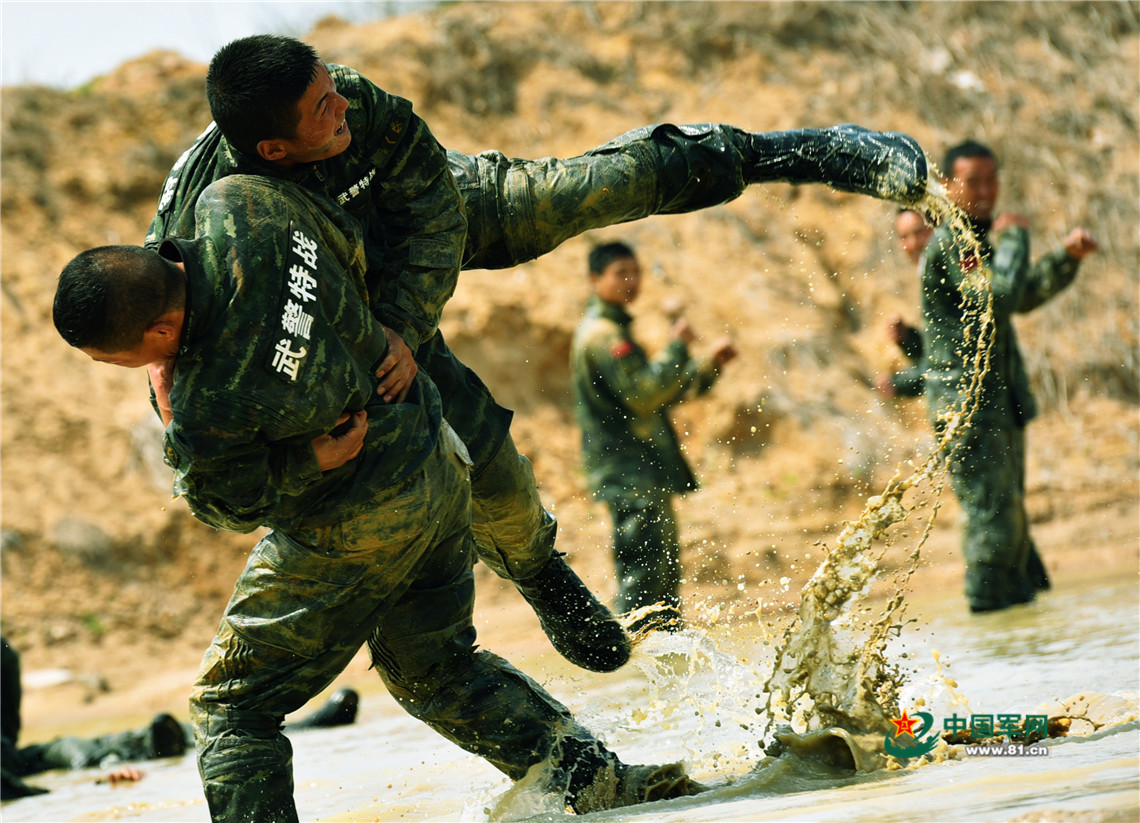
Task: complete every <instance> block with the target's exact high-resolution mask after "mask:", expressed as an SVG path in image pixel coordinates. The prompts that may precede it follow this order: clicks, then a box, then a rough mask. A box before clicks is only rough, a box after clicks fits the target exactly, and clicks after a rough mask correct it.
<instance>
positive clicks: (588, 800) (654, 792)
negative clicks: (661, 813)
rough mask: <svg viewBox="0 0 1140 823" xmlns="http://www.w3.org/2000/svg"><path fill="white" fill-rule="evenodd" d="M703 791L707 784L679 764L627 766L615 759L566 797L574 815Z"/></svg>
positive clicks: (706, 789) (687, 795) (686, 795)
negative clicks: (692, 776)
mask: <svg viewBox="0 0 1140 823" xmlns="http://www.w3.org/2000/svg"><path fill="white" fill-rule="evenodd" d="M705 791H708V787H707V786H703V785H701V784H700V783H698V782H697V781H695V780H693V779H692V778H691V777H689V775H688V774H687V773H686V772H685V767H684V766H682V765H681V764H680V763H669V764H667V765H665V766H627V765H626V764H625V763H622V762H620V761H616V760H615V761H614V762H611V763H609V764H607V765H606V766H605V767H604V768H602V769H599V770H598V771H597V772H596V773H595V774H594V777H593V779H592V780H591V781H590V782H589V783H588V784H587V785H586V786H584V787H582V788H581V789H578V790H577V791H575V792H573V794H572V796H568V797H567V802H568V803H569V804H570V808H572V809H573V810H574V811H575V812H576V813H577V814H589V813H590V812H597V811H602V810H604V809H618V808H622V807H623V806H636V805H637V804H639V803H652V802H653V801H655V800H671V799H673V798H675V797H689V796H691V795H694V794H700V793H701V792H705Z"/></svg>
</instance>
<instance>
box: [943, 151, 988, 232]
mask: <svg viewBox="0 0 1140 823" xmlns="http://www.w3.org/2000/svg"><path fill="white" fill-rule="evenodd" d="M999 188H1000V187H999V185H998V168H997V161H995V160H994V159H993V158H992V157H959V158H958V159H957V160H955V161H954V177H953V179H951V180H950V182H949V184H948V185H947V186H946V192H947V194H949V195H950V199H951V200H953V201H954V203H955V204H956V205H957V206H958V207H959V208H960V209H962V211H964V212H966V214H968V215H969V216H970V217H973V218H975V219H978V220H988V219H989V218H990V217H991V216H992V215H993V213H994V208H995V207H996V206H997V198H998V190H999Z"/></svg>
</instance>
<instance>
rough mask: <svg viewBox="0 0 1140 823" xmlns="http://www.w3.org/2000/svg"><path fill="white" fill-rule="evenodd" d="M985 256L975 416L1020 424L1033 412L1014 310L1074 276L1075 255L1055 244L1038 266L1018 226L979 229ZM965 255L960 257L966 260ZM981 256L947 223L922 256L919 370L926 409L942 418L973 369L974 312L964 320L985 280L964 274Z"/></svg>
mask: <svg viewBox="0 0 1140 823" xmlns="http://www.w3.org/2000/svg"><path fill="white" fill-rule="evenodd" d="M979 238H980V241H981V252H982V258H983V262H984V263H985V265H986V266H987V267H988V268H989V269H990V271H991V273H992V276H991V279H990V283H989V286H990V289H991V290H992V292H993V313H994V334H993V347H992V349H991V352H990V360H989V371H988V372H987V373H986V375H985V377H984V378H983V380H982V386H981V398H980V405H979V406H978V409H977V412H976V413H975V417H974V420H975V421H979V420H986V421H988V422H990V423H991V424H995V425H1010V424H1012V425H1016V426H1024V425H1025V424H1026V423H1028V422H1029V421H1030V420H1032V419H1033V417H1035V416H1036V414H1037V405H1036V403H1035V402H1034V400H1033V394H1032V392H1031V391H1030V388H1029V378H1028V376H1027V375H1026V372H1025V364H1024V362H1023V361H1022V357H1021V351H1020V349H1019V348H1018V345H1017V336H1016V334H1015V333H1014V329H1013V323H1012V315H1013V314H1014V313H1017V312H1028V311H1031V310H1032V309H1035V308H1037V307H1038V306H1040V305H1041V304H1042V303H1044V302H1045V301H1047V300H1049V299H1050V298H1051V297H1053V296H1054V295H1056V294H1057V293H1058V292H1060V291H1061V290H1062V289H1064V288H1065V287H1066V286H1068V285H1069V284H1070V283H1072V282H1073V279H1074V278H1075V277H1076V275H1077V268H1078V266H1079V263H1078V261H1076V260H1074V259H1073V258H1071V257H1069V256H1068V255H1067V254H1065V251H1064V249H1060V248H1059V249H1057V250H1055V251H1053V252H1050V253H1049V254H1047V255H1045V256H1044V257H1043V258H1042V259H1041V260H1039V261H1038V262H1037V263H1036V264H1033V265H1030V262H1029V233H1028V232H1027V231H1026V230H1025V229H1023V228H1019V227H1014V228H1009V229H1006V230H1005V231H1003V232H1001V233H1000V234H999V235H998V236H997V243H996V246H995V245H994V244H992V243H991V242H990V238H989V235H988V233H986V232H980V233H979ZM963 260H964V262H963ZM978 262H979V261H978V260H977V259H976V258H975V257H974V256H973V255H971V254H969V253H967V254H966V256H965V257H964V258H963V251H962V249H961V247H960V246H959V245H958V244H957V243H956V242H955V240H954V238H953V235H952V234H951V232H950V229H949V227H948V226H946V225H943V226H941V227H939V228H938V229H937V230H936V231H935V233H934V235H933V237H932V238H931V240H930V242H929V243H927V245H926V250H925V251H924V252H923V258H922V263H921V267H922V312H923V315H924V318H925V322H926V330H925V333H924V340H925V346H924V359H923V370H924V373H925V379H926V399H927V412H928V414H929V415H930V417H931V420H932V421H933V422H935V423H937V421H938V419H939V416H940V415H941V414H942V413H943V412H945V411H947V410H949V409H951V408H954V407H958V406H960V405H961V403H962V401H963V400H964V396H963V395H964V392H963V388H964V386H965V383H963V378H964V377H968V374H969V371H970V369H971V368H973V362H974V355H973V353H974V349H975V346H976V342H975V341H976V339H977V334H978V325H977V321H976V318H971V319H970V320H969V322H964V321H963V316H964V312H965V311H966V310H967V308H969V307H970V306H984V305H985V295H984V293H983V292H984V289H985V285H984V283H980V282H979V279H978V278H969V277H967V275H968V274H970V273H974V270H975V269H977V267H978Z"/></svg>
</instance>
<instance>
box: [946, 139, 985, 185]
mask: <svg viewBox="0 0 1140 823" xmlns="http://www.w3.org/2000/svg"><path fill="white" fill-rule="evenodd" d="M959 157H989V158H990V159H991V160H993V161H994V163H997V162H998V158H997V155H996V154H994V150H993V149H991V148H990V147H989V146H987V145H986V144H985V143H979V142H978V141H977V140H963V141H962V142H961V143H957V144H955V145H953V146H951V147H950V148H948V149H947V150H946V156H945V157H943V158H942V175H943V177H945V178H946V179H947V180H949V179H951V178H952V177H953V176H954V163H955V162H957V160H958V158H959Z"/></svg>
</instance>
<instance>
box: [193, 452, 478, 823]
mask: <svg viewBox="0 0 1140 823" xmlns="http://www.w3.org/2000/svg"><path fill="white" fill-rule="evenodd" d="M469 523H470V480H469V477H468V471H467V467H466V466H465V465H460V462H459V459H458V457H456V456H455V455H454V454H453V452H449V451H447V450H446V449H445V448H444V447H443V446H442V445H441V447H440V448H438V449H437V451H436V452H435V454H433V455H432V456H431V457H430V458H429V460H428V462H427V463H425V465H424V467H423V469H422V471H421V472H420V473H418V474H417V475H415V476H413V477H411V478H409V479H408V480H407V481H405V482H404V483H402V484H400V485H399V486H398V487H395V488H392V489H390V490H387V492H386V494H385V496H384V498H383V499H380V500H377V501H376V507H375V508H374V509H372V510H370V511H368V512H365V513H363V514H362V515H361V516H359V517H357V518H355V519H352V520H348V521H345V522H343V523H339V524H336V525H335V526H331V527H325V528H320V529H303V528H299V529H296V530H293V531H291V532H290V534H288V535H287V534H284V533H282V532H279V531H273V532H270V533H269V534H268V535H266V536H265V537H264V538H263V539H262V540H261V541H260V542H259V543H258V545H257V546H256V547H255V549H254V550H253V552H252V553H251V555H250V559H249V562H248V564H247V566H246V569H245V571H244V572H243V573H242V575H241V577H240V578H239V579H238V582H237V583H236V585H235V587H234V596H233V597H232V598H231V600H230V604H229V606H228V607H227V608H226V613H225V616H224V617H223V619H222V624H221V627H220V628H219V630H218V635H217V637H216V638H215V639H214V642H213V644H212V645H211V647H210V648H209V649H208V650H207V652H206V655H205V657H204V659H203V661H202V667H201V669H200V671H199V675H198V679H197V681H196V682H195V684H194V688H193V690H192V693H191V700H190V714H191V721H192V723H193V725H194V731H195V738H196V743H197V750H198V768H199V772H200V774H201V777H202V783H203V786H204V789H205V794H206V800H207V803H208V805H209V808H210V814H211V817H212V818H213V819H214V820H219V821H220V820H226V821H230V820H234V821H236V820H242V821H246V820H250V821H258V823H278V821H283V822H284V823H293V821H296V820H297V811H296V808H295V806H294V802H293V777H292V767H291V759H292V749H291V747H290V744H289V741H288V740H287V739H286V738H285V736H284V735H283V734H281V731H280V729H281V723H282V720H283V718H284V716H285V715H286V714H288V713H290V712H293V711H295V710H297V709H299V708H300V707H301V706H303V705H304V704H305V703H306V702H307V701H308V700H309V699H310V698H312V697H313V696H314V695H316V694H318V693H319V692H320V691H322V690H323V689H324V688H326V687H327V686H328V685H329V684H330V683H331V682H332V681H333V679H334V678H335V677H336V676H337V674H339V673H340V672H341V671H342V670H343V669H344V667H345V666H346V665H347V664H348V662H349V661H350V660H351V659H352V656H353V655H354V654H355V653H356V651H357V650H358V649H359V648H360V647H361V646H362V645H363V644H364V643H365V642H366V641H367V640H368V637H369V636H370V635H371V634H372V631H373V630H374V629H375V627H376V626H377V625H378V624H379V621H380V618H381V617H382V615H383V614H384V612H385V611H387V610H388V609H390V608H391V607H392V605H393V604H394V603H396V602H398V601H399V599H400V598H401V597H402V596H403V593H404V591H405V590H406V589H407V587H408V586H409V585H410V584H411V583H412V581H413V580H414V579H415V578H416V576H417V575H419V574H422V573H424V570H423V566H424V565H425V564H426V562H427V560H426V559H425V558H430V557H431V556H432V551H431V550H432V548H433V547H434V546H435V545H436V544H437V543H438V542H440V541H441V540H443V539H444V538H446V537H447V536H449V535H452V534H454V533H456V532H457V531H460V530H463V531H465V530H466V529H467V528H468V525H469Z"/></svg>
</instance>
